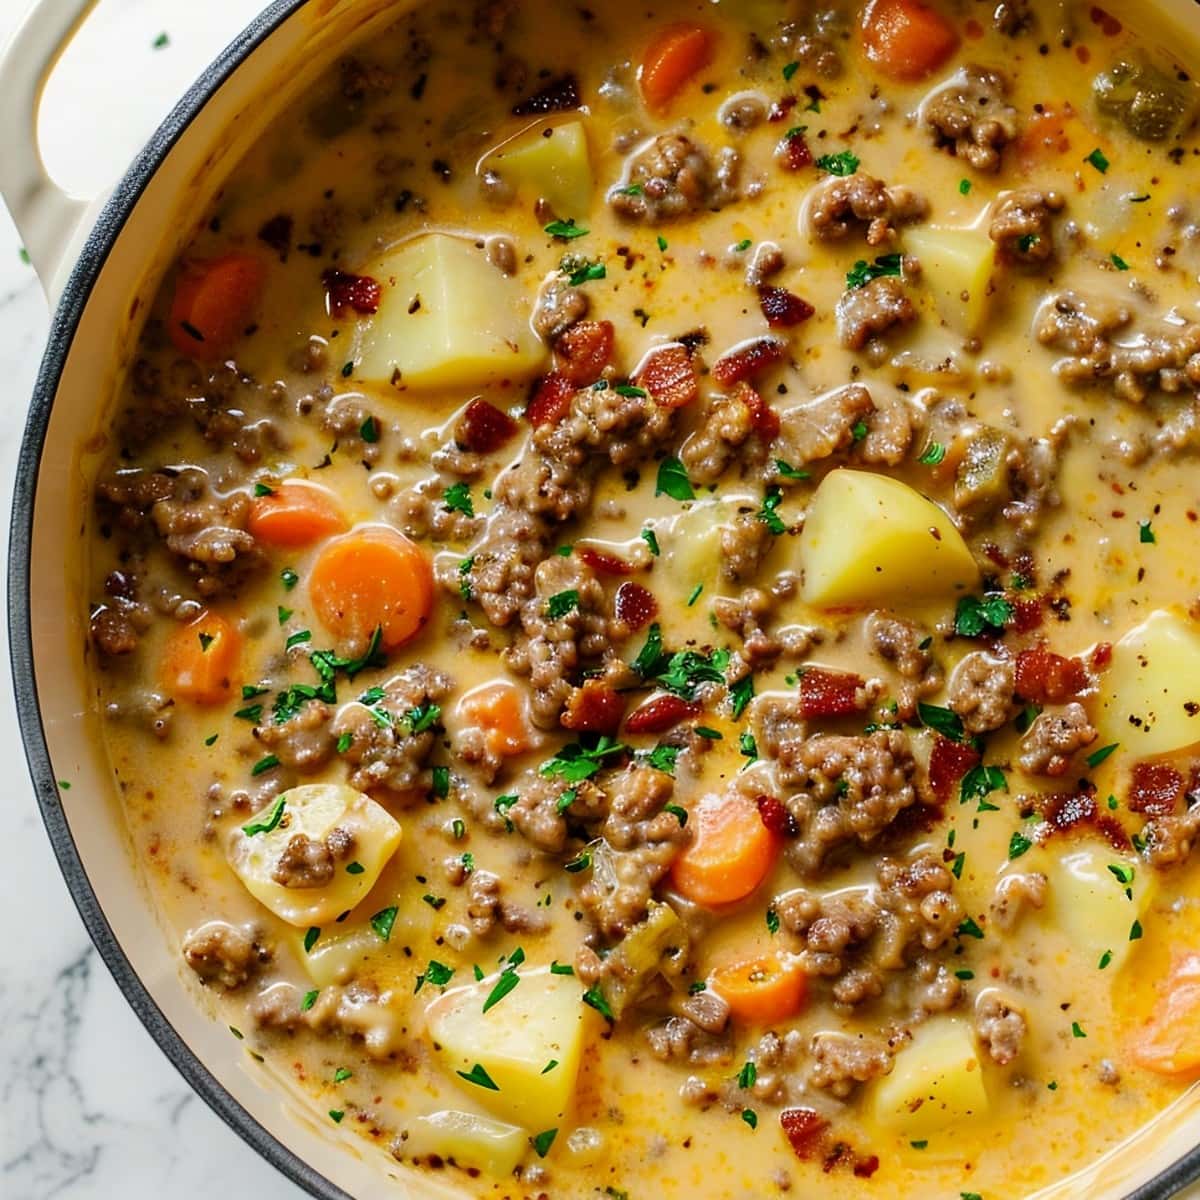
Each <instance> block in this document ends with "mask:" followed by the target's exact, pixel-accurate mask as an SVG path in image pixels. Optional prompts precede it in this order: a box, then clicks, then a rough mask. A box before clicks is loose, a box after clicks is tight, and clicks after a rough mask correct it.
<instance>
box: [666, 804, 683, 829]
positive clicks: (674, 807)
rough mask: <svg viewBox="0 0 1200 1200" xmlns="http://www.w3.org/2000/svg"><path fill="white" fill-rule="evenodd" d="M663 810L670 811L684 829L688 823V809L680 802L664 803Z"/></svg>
mask: <svg viewBox="0 0 1200 1200" xmlns="http://www.w3.org/2000/svg"><path fill="white" fill-rule="evenodd" d="M663 812H669V813H670V814H671V816H673V817H674V818H675V819H676V820H677V821H678V822H679V827H680V828H681V829H682V828H683V827H684V826H685V825H686V824H687V823H688V814H687V809H686V808H684V807H683V806H682V805H679V804H664V805H663Z"/></svg>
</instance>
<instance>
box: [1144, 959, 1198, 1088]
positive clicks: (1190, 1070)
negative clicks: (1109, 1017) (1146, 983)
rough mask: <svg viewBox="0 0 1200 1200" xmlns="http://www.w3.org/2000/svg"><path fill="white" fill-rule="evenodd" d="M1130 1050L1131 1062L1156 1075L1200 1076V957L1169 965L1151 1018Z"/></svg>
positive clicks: (1177, 960)
mask: <svg viewBox="0 0 1200 1200" xmlns="http://www.w3.org/2000/svg"><path fill="white" fill-rule="evenodd" d="M1130 1051H1131V1053H1132V1056H1133V1060H1134V1062H1136V1063H1137V1064H1138V1065H1139V1066H1142V1067H1145V1068H1146V1069H1147V1070H1148V1071H1154V1072H1156V1073H1157V1074H1159V1075H1187V1076H1196V1075H1200V954H1183V955H1180V957H1178V958H1177V959H1175V961H1174V962H1173V963H1172V964H1171V970H1170V973H1169V974H1168V975H1167V981H1166V986H1165V987H1164V989H1163V993H1162V995H1161V997H1160V998H1159V1002H1158V1004H1157V1006H1156V1008H1155V1011H1154V1016H1153V1017H1152V1018H1151V1020H1150V1023H1149V1024H1148V1025H1146V1026H1144V1027H1143V1028H1142V1029H1141V1030H1139V1032H1138V1034H1137V1036H1135V1037H1134V1039H1133V1041H1132V1043H1131V1045H1130Z"/></svg>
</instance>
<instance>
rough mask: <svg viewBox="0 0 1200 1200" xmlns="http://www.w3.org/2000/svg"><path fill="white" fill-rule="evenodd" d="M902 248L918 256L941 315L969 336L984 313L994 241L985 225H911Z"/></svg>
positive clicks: (992, 265) (927, 284) (976, 327)
mask: <svg viewBox="0 0 1200 1200" xmlns="http://www.w3.org/2000/svg"><path fill="white" fill-rule="evenodd" d="M904 245H905V248H906V249H907V250H909V251H911V252H912V253H913V254H915V255H916V256H917V258H919V259H920V260H921V278H922V280H923V281H924V283H925V285H926V287H927V288H928V289H929V291H930V293H931V294H932V296H933V299H934V303H935V304H936V305H937V309H938V312H939V313H940V314H941V316H942V319H943V320H944V321H945V322H946V323H947V324H948V325H950V326H952V327H953V328H954V329H956V330H957V331H958V332H959V333H964V334H966V335H967V336H968V337H969V336H971V335H972V334H975V333H978V332H979V329H980V327H981V326H982V324H983V320H984V318H985V317H986V316H987V310H988V284H989V283H990V282H991V278H992V272H993V271H994V270H995V267H996V243H995V242H993V241H992V239H991V238H990V237H988V234H987V230H985V229H936V228H932V227H924V228H920V229H910V230H908V231H907V232H906V233H905V235H904Z"/></svg>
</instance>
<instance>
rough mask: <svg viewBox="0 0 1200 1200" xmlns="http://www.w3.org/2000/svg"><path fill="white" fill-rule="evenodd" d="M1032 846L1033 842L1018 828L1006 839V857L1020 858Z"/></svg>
mask: <svg viewBox="0 0 1200 1200" xmlns="http://www.w3.org/2000/svg"><path fill="white" fill-rule="evenodd" d="M1032 848H1033V843H1032V842H1031V841H1030V840H1029V839H1028V838H1027V837H1026V836H1025V835H1024V834H1023V833H1021V832H1020V831H1019V830H1018V831H1017V832H1016V833H1014V834H1013V835H1012V837H1011V838H1009V839H1008V857H1009V859H1010V860H1012V859H1014V858H1020V857H1021V855H1022V854H1027V853H1028V852H1029V851H1030V850H1031V849H1032Z"/></svg>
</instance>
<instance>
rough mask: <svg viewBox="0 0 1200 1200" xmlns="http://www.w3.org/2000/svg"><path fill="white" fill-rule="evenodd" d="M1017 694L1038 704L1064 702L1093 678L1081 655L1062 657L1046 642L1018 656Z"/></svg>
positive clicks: (1081, 689) (1016, 673) (1075, 694)
mask: <svg viewBox="0 0 1200 1200" xmlns="http://www.w3.org/2000/svg"><path fill="white" fill-rule="evenodd" d="M1015 682H1016V690H1017V695H1019V696H1022V697H1024V699H1026V700H1032V701H1033V702H1034V703H1035V704H1061V703H1062V702H1063V701H1064V700H1069V699H1071V698H1072V697H1073V696H1078V695H1079V693H1080V692H1082V691H1083V690H1084V689H1085V688H1086V687H1087V686H1088V684H1089V683H1091V680H1090V679H1089V678H1088V673H1087V667H1085V666H1084V664H1083V663H1082V662H1081V661H1080V660H1079V659H1078V658H1063V656H1062V655H1061V654H1055V653H1054V652H1053V651H1052V650H1049V649H1047V647H1046V644H1045V643H1044V642H1042V643H1039V644H1038V645H1036V646H1034V647H1033V649H1031V650H1022V651H1021V653H1020V654H1018V655H1017V665H1016V671H1015Z"/></svg>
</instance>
